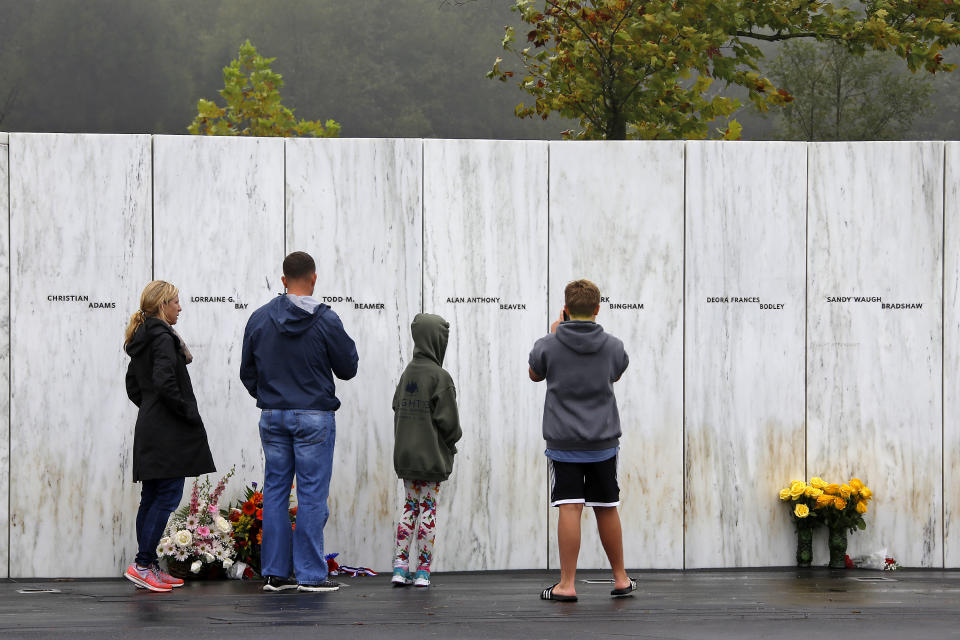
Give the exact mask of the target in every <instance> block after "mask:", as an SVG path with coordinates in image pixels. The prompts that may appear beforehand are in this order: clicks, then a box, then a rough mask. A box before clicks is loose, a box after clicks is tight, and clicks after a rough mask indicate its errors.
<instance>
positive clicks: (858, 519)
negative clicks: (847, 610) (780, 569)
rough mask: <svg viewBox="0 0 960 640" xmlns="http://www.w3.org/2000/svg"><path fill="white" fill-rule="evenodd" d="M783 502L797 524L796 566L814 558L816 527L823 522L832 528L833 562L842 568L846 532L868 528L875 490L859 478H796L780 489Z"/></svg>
mask: <svg viewBox="0 0 960 640" xmlns="http://www.w3.org/2000/svg"><path fill="white" fill-rule="evenodd" d="M779 497H780V500H781V502H784V503H786V504H787V505H788V506H789V507H790V515H791V517H792V518H793V520H794V524H795V525H796V527H797V566H800V567H809V566H810V564H811V563H812V561H813V529H814V528H815V527H816V526H817V525H820V524H824V525H826V526H827V527H828V528H829V529H830V537H829V539H828V545H829V547H830V566H831V567H835V568H843V567H844V566H845V557H846V550H847V532H848V531H850V532H853V531H856V530H857V529H866V528H867V523H866V521H865V520H864V519H863V516H864V514H866V513H867V503H868V502H869V501H870V500H871V499H872V498H873V492H872V491H870V489H869V488H868V487H867V486H866V485H865V484H863V482H862V481H861V480H860V479H859V478H851V479H850V481H849V482H846V483H844V484H831V483H828V482H825V481H824V480H822V479H821V478H817V477H813V478H810V482H804V481H802V480H794V481H792V482H791V483H790V486H788V487H786V488H784V489H781V490H780V493H779Z"/></svg>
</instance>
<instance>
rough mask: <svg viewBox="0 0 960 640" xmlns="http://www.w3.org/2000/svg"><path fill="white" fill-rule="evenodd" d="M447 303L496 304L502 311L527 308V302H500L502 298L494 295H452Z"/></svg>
mask: <svg viewBox="0 0 960 640" xmlns="http://www.w3.org/2000/svg"><path fill="white" fill-rule="evenodd" d="M447 304H495V305H498V307H499V309H500V310H501V311H522V310H524V309H526V308H527V305H526V303H525V302H511V303H506V302H500V298H496V297H493V296H472V297H466V296H451V297H448V298H447Z"/></svg>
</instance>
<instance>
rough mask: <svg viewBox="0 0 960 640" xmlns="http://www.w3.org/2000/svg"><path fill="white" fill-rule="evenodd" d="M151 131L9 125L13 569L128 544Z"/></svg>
mask: <svg viewBox="0 0 960 640" xmlns="http://www.w3.org/2000/svg"><path fill="white" fill-rule="evenodd" d="M150 145H151V138H150V136H146V135H142V136H133V135H124V136H93V135H64V134H20V133H13V134H10V143H9V147H10V149H9V154H10V166H9V171H10V187H9V188H10V203H9V212H10V226H9V229H10V248H11V252H10V269H9V273H10V282H11V285H12V286H11V287H10V294H11V298H10V308H11V317H10V337H11V339H10V359H11V367H10V371H11V381H10V425H11V429H10V522H9V531H10V545H9V551H10V556H9V557H10V567H9V571H10V577H12V578H21V577H55V576H65V577H83V576H112V575H119V573H120V571H121V570H122V568H123V567H124V566H125V565H126V563H128V562H130V560H131V559H132V558H133V556H134V555H136V549H137V547H136V533H135V531H134V524H135V522H134V516H135V514H136V507H137V504H138V498H139V486H138V485H135V484H133V482H132V481H131V451H132V445H133V424H134V422H135V420H136V415H137V411H136V407H134V406H133V404H131V403H130V401H129V400H128V399H127V395H126V390H125V387H124V383H123V380H124V375H125V373H126V368H127V361H128V359H127V356H126V355H125V354H124V352H123V350H122V346H123V333H124V329H125V328H126V326H127V322H128V320H129V318H130V315H131V314H132V313H133V312H134V311H135V310H136V309H137V307H138V304H139V296H140V291H141V289H142V288H143V285H144V284H145V283H146V282H148V281H149V280H150V265H151V260H152V257H153V255H152V249H151V233H152V224H151V215H150V213H151V206H150V193H151V190H150V180H151V162H150Z"/></svg>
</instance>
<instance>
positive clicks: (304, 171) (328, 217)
mask: <svg viewBox="0 0 960 640" xmlns="http://www.w3.org/2000/svg"><path fill="white" fill-rule="evenodd" d="M422 155H423V144H422V142H421V141H420V140H372V139H367V140H349V139H341V140H329V139H325V140H306V139H301V140H293V139H291V140H287V142H286V166H287V174H286V175H287V177H286V184H287V190H286V191H287V196H286V198H287V250H288V252H289V251H297V250H301V251H306V252H308V253H310V254H311V255H312V256H314V257H315V259H316V260H317V273H318V278H317V288H316V296H317V297H318V298H321V299H323V300H324V301H325V302H326V303H327V304H329V305H330V306H331V308H333V310H334V311H336V312H337V314H338V315H339V316H340V318H341V320H343V324H344V327H345V328H346V330H347V333H349V334H350V336H351V337H352V338H353V339H354V341H355V342H356V343H357V352H358V353H359V355H360V366H359V369H358V372H357V376H356V377H355V378H354V379H353V380H349V381H346V382H343V381H338V382H337V396H338V397H339V398H340V400H341V402H342V405H341V407H340V409H339V410H338V411H337V443H336V455H335V456H334V460H335V463H334V469H333V477H332V479H331V481H330V500H329V504H330V520H329V521H328V523H327V526H326V529H325V531H324V537H325V541H324V545H325V547H326V549H327V551H328V552H337V553H339V554H340V557H339V558H338V560H339V561H340V562H342V563H344V564H348V565H363V566H368V567H373V568H375V569H378V570H389V569H390V567H391V560H392V554H393V539H394V534H395V531H396V529H395V524H394V523H395V521H396V518H397V517H398V514H399V511H398V509H399V503H398V500H399V499H400V496H399V491H398V481H397V477H396V475H395V474H394V471H393V412H392V411H391V409H390V403H391V400H392V398H393V392H394V389H395V388H396V384H397V380H399V378H400V374H401V373H402V372H403V369H404V367H406V365H407V363H408V362H409V359H410V357H411V356H412V353H413V343H412V341H411V338H410V322H411V320H412V319H413V316H414V315H416V314H417V313H418V312H419V311H420V293H421V264H420V261H421V254H422V252H421V238H422V234H423V226H422V224H421V212H422V202H421V195H420V187H421V181H422ZM442 515H443V513H442V512H441V516H442Z"/></svg>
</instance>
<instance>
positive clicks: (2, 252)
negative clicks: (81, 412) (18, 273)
mask: <svg viewBox="0 0 960 640" xmlns="http://www.w3.org/2000/svg"><path fill="white" fill-rule="evenodd" d="M8 140H9V137H8V135H7V134H6V133H0V473H2V474H3V476H5V477H6V478H7V481H8V482H9V479H10V255H9V248H10V182H9V175H10V174H9V171H8V168H9V145H8V144H7V142H8ZM0 522H7V523H9V522H10V496H9V492H8V493H4V492H2V491H0ZM9 543H10V527H9V526H7V527H4V528H2V529H0V576H2V577H4V578H8V577H10V563H9V555H8V552H9V550H10V547H9Z"/></svg>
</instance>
